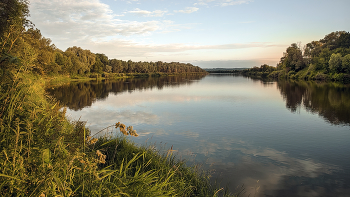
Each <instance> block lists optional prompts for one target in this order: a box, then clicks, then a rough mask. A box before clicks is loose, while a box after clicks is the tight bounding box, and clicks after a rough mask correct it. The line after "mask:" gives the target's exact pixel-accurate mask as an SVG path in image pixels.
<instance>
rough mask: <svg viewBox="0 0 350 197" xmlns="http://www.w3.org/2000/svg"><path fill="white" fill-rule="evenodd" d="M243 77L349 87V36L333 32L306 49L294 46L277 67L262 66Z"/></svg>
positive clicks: (341, 32)
mask: <svg viewBox="0 0 350 197" xmlns="http://www.w3.org/2000/svg"><path fill="white" fill-rule="evenodd" d="M244 74H246V75H254V76H269V77H273V78H291V79H304V80H333V81H338V82H344V83H350V33H349V32H345V31H337V32H332V33H330V34H328V35H326V36H325V37H324V38H323V39H321V40H319V41H312V42H310V43H308V44H306V45H305V46H304V47H303V49H301V47H300V45H298V44H296V43H293V44H292V45H291V46H290V47H288V48H287V50H286V52H285V53H284V54H283V57H282V58H281V60H280V62H279V63H278V64H277V67H272V66H268V65H262V66H261V67H260V68H259V67H254V68H252V69H249V70H247V71H245V72H244Z"/></svg>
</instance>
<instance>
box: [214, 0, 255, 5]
mask: <svg viewBox="0 0 350 197" xmlns="http://www.w3.org/2000/svg"><path fill="white" fill-rule="evenodd" d="M250 2H253V0H225V1H224V2H221V3H220V4H221V6H229V5H241V4H247V3H250Z"/></svg>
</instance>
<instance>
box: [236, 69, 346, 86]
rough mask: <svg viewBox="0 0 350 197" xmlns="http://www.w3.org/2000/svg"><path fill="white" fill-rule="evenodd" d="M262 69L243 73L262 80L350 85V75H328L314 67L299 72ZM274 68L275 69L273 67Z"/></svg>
mask: <svg viewBox="0 0 350 197" xmlns="http://www.w3.org/2000/svg"><path fill="white" fill-rule="evenodd" d="M262 67H263V66H261V67H260V68H257V67H256V68H252V69H248V70H245V71H243V72H242V74H243V75H244V76H248V77H255V78H261V79H264V78H265V79H266V78H270V79H276V80H277V79H282V80H285V79H292V80H304V81H324V82H338V83H343V84H349V83H350V75H349V74H346V73H327V72H326V71H316V70H314V69H313V68H312V67H308V68H304V69H303V70H300V71H298V72H296V71H287V70H285V69H283V70H276V68H275V69H269V70H264V69H262ZM273 68H274V67H273Z"/></svg>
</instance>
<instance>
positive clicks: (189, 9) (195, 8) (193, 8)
mask: <svg viewBox="0 0 350 197" xmlns="http://www.w3.org/2000/svg"><path fill="white" fill-rule="evenodd" d="M198 10H199V8H197V7H186V8H185V9H184V10H174V12H180V13H186V14H190V13H193V12H197V11H198Z"/></svg>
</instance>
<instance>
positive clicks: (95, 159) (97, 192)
mask: <svg viewBox="0 0 350 197" xmlns="http://www.w3.org/2000/svg"><path fill="white" fill-rule="evenodd" d="M28 14H29V11H28V2H27V1H26V0H3V1H1V2H0V16H1V17H0V38H1V40H0V41H1V43H0V46H1V57H0V139H1V140H0V195H1V196H40V197H44V196H218V195H219V194H220V192H221V195H225V196H228V194H225V193H224V192H223V191H222V190H221V191H220V190H218V189H216V188H215V187H213V186H212V185H211V184H210V182H209V178H208V176H207V175H206V174H203V173H200V172H199V171H198V169H196V168H195V167H191V168H190V167H186V166H185V163H184V162H182V161H178V160H176V159H175V157H174V156H173V155H172V153H171V150H169V151H168V152H167V154H165V155H161V154H160V153H159V152H157V151H156V150H155V149H154V148H153V147H137V146H135V145H134V144H133V143H132V142H131V141H130V140H128V136H137V133H136V131H135V130H134V129H133V128H132V127H126V126H125V125H124V124H121V123H119V122H118V123H116V124H115V125H111V126H110V127H109V129H110V128H114V129H119V130H120V131H121V133H122V134H119V135H117V136H103V137H100V138H94V136H91V135H90V132H89V130H88V129H87V128H85V123H84V122H81V121H70V120H68V119H67V118H66V116H65V110H60V109H61V107H60V106H59V105H58V104H57V103H56V101H55V100H54V99H52V98H51V97H50V96H48V95H47V94H46V93H45V91H44V86H45V85H46V83H47V81H46V80H44V78H43V75H48V74H56V73H58V74H71V75H75V74H79V73H85V74H87V73H90V72H101V70H102V71H105V72H109V71H110V70H112V71H111V72H113V65H114V64H113V63H112V62H113V61H116V60H111V61H110V60H108V61H107V59H106V58H105V57H106V56H104V55H103V54H93V53H91V52H89V51H88V50H82V49H80V48H78V47H72V48H69V49H67V50H66V51H65V52H62V51H59V50H58V49H56V48H55V46H54V45H52V44H51V41H50V40H49V39H46V38H43V37H42V35H41V34H40V31H39V30H36V29H34V28H33V25H32V23H31V22H30V21H28V20H27V17H28ZM107 62H108V65H107ZM117 62H118V61H117ZM129 63H130V64H129ZM117 64H118V63H117ZM127 65H128V67H127V72H135V70H133V69H135V68H139V67H137V66H135V67H130V66H129V65H134V64H133V63H131V61H130V62H128V64H127ZM135 65H136V64H135ZM108 66H110V67H108ZM155 66H156V68H157V69H160V70H157V71H161V72H163V71H165V72H168V71H169V72H170V69H173V70H172V71H171V72H174V71H175V72H183V71H184V70H186V71H193V70H191V69H194V70H196V69H197V70H198V68H196V67H192V66H190V65H187V64H186V65H183V64H177V63H173V64H171V63H170V64H162V63H159V64H158V65H157V64H155ZM131 68H133V69H131ZM123 69H124V67H123ZM148 69H149V68H148ZM162 69H163V70H162ZM119 71H120V70H115V72H119ZM144 71H145V72H146V70H144ZM116 122H117V120H116ZM106 126H108V125H106Z"/></svg>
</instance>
